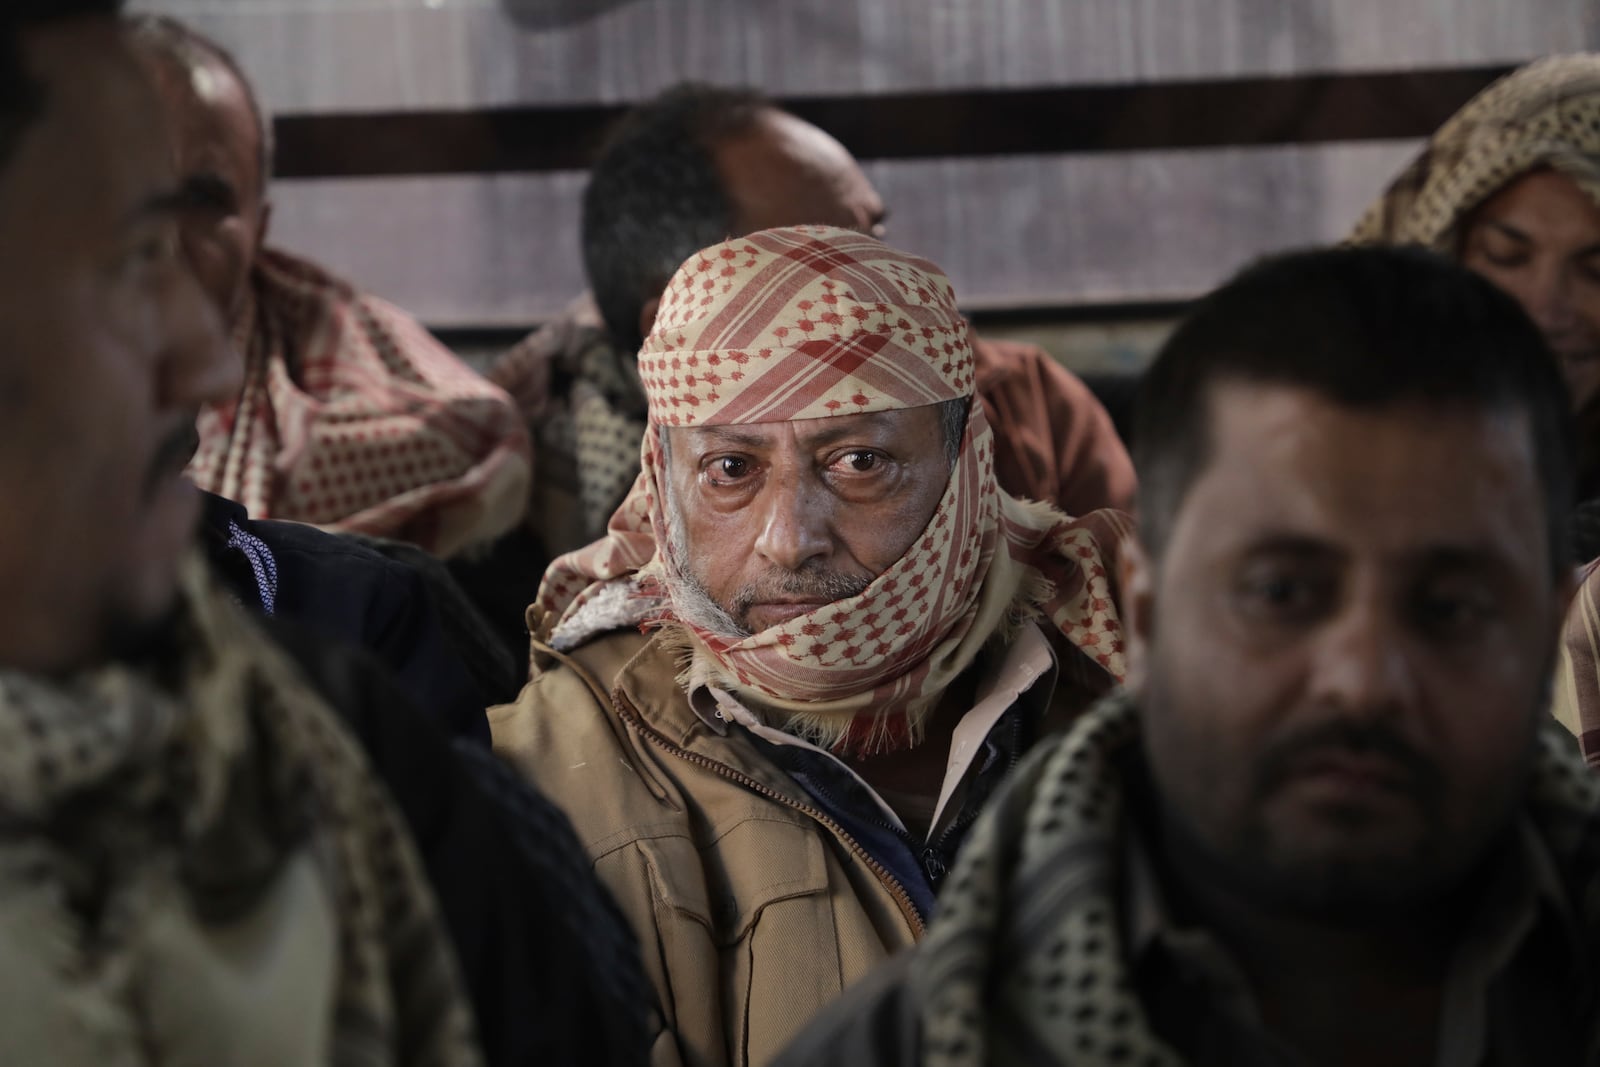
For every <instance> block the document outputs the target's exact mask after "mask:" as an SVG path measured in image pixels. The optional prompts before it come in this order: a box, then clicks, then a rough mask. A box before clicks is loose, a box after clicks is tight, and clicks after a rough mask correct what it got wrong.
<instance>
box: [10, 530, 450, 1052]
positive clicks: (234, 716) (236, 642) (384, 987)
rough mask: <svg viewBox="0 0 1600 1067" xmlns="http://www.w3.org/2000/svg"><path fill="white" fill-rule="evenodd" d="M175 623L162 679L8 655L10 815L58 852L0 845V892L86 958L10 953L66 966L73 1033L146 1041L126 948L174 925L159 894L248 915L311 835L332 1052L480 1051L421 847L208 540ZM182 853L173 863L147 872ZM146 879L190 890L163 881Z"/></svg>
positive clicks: (218, 914)
mask: <svg viewBox="0 0 1600 1067" xmlns="http://www.w3.org/2000/svg"><path fill="white" fill-rule="evenodd" d="M178 626H179V633H178V640H177V643H176V647H177V648H179V649H181V650H182V651H181V652H178V653H175V655H177V656H178V657H179V658H180V659H181V662H176V663H169V664H168V665H167V666H166V667H165V668H164V669H163V671H162V672H163V673H166V674H169V675H170V678H169V680H168V681H166V682H165V683H163V684H158V683H157V682H156V681H154V680H153V678H152V674H151V672H150V671H147V670H135V669H132V668H130V667H124V666H111V667H106V668H103V669H100V670H97V671H94V672H92V673H88V674H85V675H82V676H79V677H75V678H73V679H71V680H69V681H65V682H50V681H45V680H42V679H40V678H37V677H33V676H27V675H21V674H17V673H15V672H0V822H3V823H4V825H5V828H6V831H7V835H8V840H10V841H12V842H13V843H14V844H15V843H17V842H30V843H33V845H34V846H36V847H34V848H33V851H34V852H36V853H38V854H39V855H42V856H44V857H47V858H46V859H45V860H44V861H42V862H40V863H37V864H34V865H13V864H11V863H9V862H8V863H5V864H0V893H4V894H5V896H6V899H7V907H8V908H10V909H13V910H14V909H16V908H19V907H32V908H34V909H36V910H37V911H38V912H39V915H38V922H39V923H41V924H45V925H47V926H50V927H59V928H61V929H62V930H63V935H64V936H67V937H68V941H67V942H65V943H70V944H72V945H74V946H75V947H74V948H72V950H71V952H72V954H73V956H74V959H75V960H76V962H75V963H74V965H73V967H71V968H69V970H68V971H67V972H65V973H56V971H55V970H54V963H53V962H52V961H46V960H34V959H29V958H19V957H17V956H11V957H9V958H7V959H6V960H4V961H0V966H3V967H4V968H6V969H7V970H8V971H10V972H11V973H13V974H17V973H20V974H23V975H25V974H27V973H28V970H27V969H28V968H40V967H43V968H45V969H46V970H47V971H49V972H50V973H49V975H48V978H49V979H50V980H52V981H56V982H57V983H58V984H64V985H65V986H66V987H67V990H68V992H66V993H64V994H63V996H62V998H61V1010H62V1011H67V1012H72V1013H73V1014H74V1018H76V1019H77V1020H78V1023H77V1028H78V1029H79V1030H81V1031H83V1032H84V1034H83V1044H85V1045H87V1046H94V1047H101V1048H104V1049H108V1050H109V1049H114V1048H122V1049H131V1048H136V1047H140V1046H141V1045H148V1042H149V1040H150V1038H149V1036H148V1035H149V1033H150V1029H149V1028H150V1027H151V1026H152V1025H155V1024H153V1023H152V1021H151V1020H150V1019H146V1018H142V1017H141V1011H142V1009H141V1007H140V1004H141V997H142V993H141V989H142V988H143V987H142V985H141V975H142V970H141V967H140V966H139V965H138V964H137V963H136V962H135V961H136V960H138V959H141V958H144V957H148V956H150V955H152V952H151V948H150V945H149V944H148V941H149V939H151V938H161V937H171V938H176V936H177V935H175V934H174V933H173V930H174V926H173V924H172V923H171V922H170V921H169V920H165V919H163V918H162V916H163V915H166V914H180V915H198V916H200V917H201V918H202V920H206V921H210V920H216V919H219V918H220V919H223V920H226V919H228V918H229V917H233V918H238V917H240V916H241V909H242V913H243V914H244V915H248V914H249V913H250V912H251V909H252V908H253V907H254V906H255V905H254V903H253V902H254V901H255V900H257V899H258V898H259V897H260V896H261V895H262V894H263V893H265V892H266V890H267V888H268V887H269V886H270V885H272V884H274V883H275V880H276V879H277V878H278V876H279V874H280V872H282V871H283V870H284V869H285V866H286V864H287V863H289V861H290V858H291V856H297V855H298V856H304V855H307V854H309V855H311V856H312V857H314V858H315V860H316V863H317V868H318V869H319V870H320V871H321V872H322V873H321V878H322V881H323V883H324V884H325V886H326V891H325V892H326V895H327V897H328V899H330V900H331V901H332V902H333V908H334V913H335V917H336V924H337V925H336V931H335V932H336V934H337V939H338V943H337V951H336V954H335V958H336V959H337V961H338V973H337V974H336V975H334V976H333V979H332V990H333V1001H332V1003H331V1004H329V1005H327V1008H326V1011H325V1014H324V1017H323V1018H320V1019H319V1018H308V1019H306V1020H305V1026H306V1028H307V1030H308V1032H314V1031H315V1030H316V1029H317V1028H318V1027H324V1028H326V1029H327V1030H328V1031H329V1032H330V1033H331V1046H330V1047H329V1048H328V1049H327V1052H326V1057H325V1058H324V1059H323V1060H322V1061H321V1062H324V1063H328V1064H333V1065H336V1067H387V1065H397V1064H415V1065H419V1067H423V1065H426V1067H470V1065H474V1064H477V1063H478V1062H479V1057H478V1054H477V1052H476V1050H475V1048H474V1044H473V1037H472V1023H471V1017H470V1009H469V1008H468V1005H467V1003H466V1001H465V999H464V996H463V994H462V990H461V985H460V982H459V980H458V978H457V975H456V968H455V963H454V957H453V952H452V950H451V948H450V945H449V943H448V940H447V937H446V935H445V932H444V930H443V928H442V927H441V925H440V921H439V918H438V916H437V914H436V908H435V905H434V903H433V899H432V894H431V892H430V890H429V889H428V887H427V884H426V883H425V881H424V878H423V874H422V869H421V865H420V861H419V860H418V858H417V856H416V855H415V853H414V851H413V849H412V846H411V844H410V841H409V838H408V836H407V832H406V830H405V828H404V826H403V824H402V823H401V821H400V817H399V815H398V814H397V812H396V811H395V809H394V806H393V804H392V802H391V801H390V800H389V798H388V796H387V794H386V793H385V792H384V790H383V789H382V787H381V786H380V785H379V783H378V782H377V781H376V780H375V779H374V777H373V775H372V773H371V771H370V770H369V769H368V768H367V766H366V764H365V761H364V759H363V757H362V755H361V754H360V752H359V751H358V750H357V749H356V747H355V745H354V743H353V742H352V741H351V740H350V739H349V738H348V737H347V736H346V735H345V734H344V732H343V731H342V729H341V728H340V727H339V725H338V724H337V722H336V721H335V720H334V718H333V715H332V714H331V713H330V712H329V711H328V709H327V708H326V707H325V706H324V705H323V703H322V702H321V700H320V699H319V698H318V697H317V696H315V695H314V694H313V693H312V692H311V691H310V690H309V689H308V688H307V686H306V684H305V683H304V682H303V681H302V680H301V679H300V677H299V675H298V673H297V672H296V671H295V670H294V669H293V668H292V667H291V666H290V665H289V663H288V662H287V661H286V660H284V659H283V658H282V656H281V655H280V654H279V653H278V652H277V651H276V650H275V649H274V648H273V646H272V645H271V643H270V642H269V641H267V640H266V639H264V638H263V636H262V635H261V634H260V633H259V632H258V631H256V630H255V629H254V628H253V627H252V626H251V625H250V624H249V623H248V622H247V621H246V620H245V619H244V617H243V615H242V614H241V613H240V612H239V610H238V609H237V608H236V607H235V606H234V605H233V604H232V603H230V602H229V601H228V600H227V598H226V597H225V596H224V595H222V594H220V593H219V592H217V591H215V590H214V589H213V588H212V587H211V586H210V583H209V580H208V579H207V577H206V576H205V574H204V572H203V568H202V565H201V564H200V563H199V562H198V561H194V562H192V563H191V564H190V565H189V568H188V570H187V573H186V576H185V590H184V603H183V607H182V615H181V619H180V621H179V623H178ZM13 854H14V853H13ZM174 868H175V869H176V870H177V872H178V877H177V878H176V879H170V880H169V879H165V878H162V877H158V876H155V875H154V874H153V872H159V871H162V870H166V869H174ZM152 886H154V887H156V888H160V887H164V886H165V887H171V888H167V889H165V890H163V893H165V894H170V895H172V896H175V897H182V898H184V899H175V900H168V899H164V897H163V898H152V896H151V894H152V892H153V890H152ZM86 899H87V900H98V901H100V902H101V904H100V905H99V906H98V907H97V908H95V909H94V912H95V913H97V914H98V915H100V916H101V917H102V918H101V919H100V920H98V928H94V929H91V930H87V931H82V932H81V933H72V932H73V931H79V930H80V927H81V925H82V923H83V922H84V921H85V920H83V919H81V918H78V917H69V915H68V909H69V908H70V907H71V902H72V901H82V900H86ZM291 921H292V917H291ZM89 922H91V923H93V922H95V920H89ZM74 937H75V938H76V940H73V938H74ZM183 951H184V950H183V949H182V947H181V946H176V947H175V948H174V951H173V953H172V954H173V955H176V956H182V955H183ZM154 955H155V956H157V957H158V958H159V957H160V956H161V955H162V954H161V953H159V952H156V953H154ZM267 962H268V961H266V960H263V964H264V965H265V964H266V963H267ZM37 973H38V974H39V978H40V980H44V979H45V978H46V977H47V975H46V973H45V971H39V972H37ZM320 981H322V976H320V975H319V976H315V978H314V979H313V984H315V983H316V982H320ZM164 1022H165V1023H166V1024H169V1025H170V1024H171V1020H164ZM193 1024H194V1025H196V1026H210V1027H225V1026H226V1025H227V1021H226V1020H212V1019H198V1018H197V1019H195V1020H193ZM140 1035H146V1036H145V1037H143V1038H141V1037H140ZM6 1040H7V1041H9V1040H11V1038H10V1037H8V1038H7V1039H6ZM4 1043H5V1042H0V1044H4ZM7 1047H11V1046H9V1045H8V1046H7ZM108 1054H109V1053H108ZM40 1062H43V1061H40ZM117 1062H122V1061H120V1060H118V1061H117Z"/></svg>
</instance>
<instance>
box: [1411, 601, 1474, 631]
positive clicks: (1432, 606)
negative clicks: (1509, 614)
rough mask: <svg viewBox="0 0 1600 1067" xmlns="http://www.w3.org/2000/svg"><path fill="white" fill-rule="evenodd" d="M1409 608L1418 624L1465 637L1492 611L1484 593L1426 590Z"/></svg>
mask: <svg viewBox="0 0 1600 1067" xmlns="http://www.w3.org/2000/svg"><path fill="white" fill-rule="evenodd" d="M1412 611H1413V613H1414V615H1415V617H1416V620H1417V625H1419V626H1420V627H1421V628H1422V629H1423V630H1424V631H1425V632H1427V633H1430V634H1433V635H1435V636H1438V637H1455V638H1460V637H1466V636H1469V635H1471V634H1473V633H1476V632H1477V631H1478V629H1479V628H1480V627H1482V626H1483V624H1485V623H1486V622H1488V621H1489V619H1490V618H1491V617H1492V616H1493V614H1494V604H1493V602H1492V600H1491V599H1490V598H1489V597H1488V596H1485V595H1474V594H1466V595H1457V594H1451V593H1429V594H1424V595H1422V596H1419V597H1418V598H1417V601H1416V603H1415V605H1414V606H1413V608H1412Z"/></svg>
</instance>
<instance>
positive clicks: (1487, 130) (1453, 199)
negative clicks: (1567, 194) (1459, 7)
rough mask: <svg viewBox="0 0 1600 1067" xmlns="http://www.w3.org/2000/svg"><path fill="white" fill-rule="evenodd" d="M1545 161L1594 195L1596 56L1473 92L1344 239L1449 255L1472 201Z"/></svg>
mask: <svg viewBox="0 0 1600 1067" xmlns="http://www.w3.org/2000/svg"><path fill="white" fill-rule="evenodd" d="M1545 167H1549V168H1553V169H1555V170H1558V171H1560V172H1561V173H1563V174H1565V175H1567V176H1568V177H1569V178H1571V179H1572V180H1573V181H1574V182H1576V183H1577V185H1578V187H1579V188H1581V189H1582V190H1583V191H1584V192H1586V193H1588V194H1589V196H1590V197H1592V198H1593V199H1594V201H1595V202H1596V203H1597V204H1600V55H1594V54H1588V53H1582V54H1577V55H1566V56H1551V57H1550V58H1548V59H1541V60H1539V61H1537V62H1535V63H1530V64H1528V65H1527V66H1525V67H1522V68H1521V69H1519V70H1516V71H1514V72H1512V73H1511V74H1508V75H1506V76H1505V77H1504V78H1501V79H1500V80H1499V81H1497V82H1495V83H1494V84H1493V85H1491V86H1489V87H1488V88H1487V89H1485V90H1484V91H1483V92H1481V93H1479V94H1478V95H1477V96H1475V97H1473V98H1472V99H1471V100H1470V101H1468V102H1467V104H1466V106H1464V107H1463V108H1462V109H1461V110H1460V111H1458V112H1456V113H1455V115H1453V116H1451V118H1450V119H1449V121H1447V122H1446V123H1445V124H1444V125H1443V126H1441V127H1439V129H1438V132H1436V133H1435V134H1434V135H1433V136H1432V137H1431V138H1429V140H1428V144H1427V147H1425V148H1424V149H1423V150H1422V152H1421V154H1420V155H1418V156H1417V158H1416V159H1414V160H1412V162H1411V164H1410V165H1409V166H1407V167H1406V169H1405V170H1403V171H1401V172H1400V175H1399V177H1397V178H1395V180H1394V181H1393V182H1392V183H1391V184H1390V185H1389V188H1388V189H1387V190H1386V191H1385V192H1384V194H1383V196H1382V197H1380V198H1379V200H1378V202H1377V203H1375V204H1373V205H1372V207H1371V208H1369V209H1368V210H1367V213H1366V214H1365V215H1364V216H1363V217H1362V219H1361V221H1360V223H1358V224H1357V225H1356V228H1355V230H1354V232H1352V233H1351V235H1350V240H1351V241H1352V242H1353V243H1357V244H1419V245H1424V246H1426V247H1428V248H1432V249H1433V250H1434V251H1436V252H1441V253H1444V254H1445V255H1449V256H1455V255H1457V254H1458V252H1459V249H1460V244H1461V224H1462V223H1463V222H1464V221H1465V220H1466V218H1467V216H1468V215H1470V214H1471V213H1472V211H1473V209H1475V208H1477V207H1478V206H1479V205H1480V204H1482V203H1483V202H1484V201H1485V200H1487V199H1489V198H1490V197H1491V196H1493V195H1494V194H1495V193H1496V192H1498V191H1499V190H1500V189H1502V188H1504V187H1505V186H1506V185H1507V184H1509V183H1510V182H1512V181H1514V180H1515V179H1517V178H1520V177H1521V176H1522V175H1524V174H1527V173H1528V172H1530V171H1533V170H1538V169H1541V168H1545Z"/></svg>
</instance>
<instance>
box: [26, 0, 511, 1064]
mask: <svg viewBox="0 0 1600 1067" xmlns="http://www.w3.org/2000/svg"><path fill="white" fill-rule="evenodd" d="M117 7H118V5H117V4H116V3H113V2H110V0H102V2H98V3H91V2H87V0H77V2H73V0H49V2H48V3H45V2H36V3H31V2H26V0H24V2H20V3H19V2H10V3H7V4H6V5H4V6H3V7H0V407H3V409H4V412H5V417H4V418H3V419H0V496H3V498H4V500H5V507H4V508H3V509H0V609H3V610H0V738H3V739H4V741H3V743H0V810H3V811H4V813H5V822H6V833H5V837H4V841H3V843H0V1012H3V1024H0V1062H4V1063H6V1064H16V1065H31V1064H39V1065H44V1064H49V1065H51V1067H89V1065H100V1064H108V1063H133V1062H145V1061H148V1060H150V1059H151V1058H152V1057H156V1058H159V1059H160V1060H161V1061H162V1062H164V1063H173V1064H178V1063H226V1064H236V1065H240V1067H244V1065H252V1067H269V1065H280V1064H287V1063H306V1064H309V1063H337V1064H354V1063H358V1062H359V1063H372V1064H418V1065H424V1064H425V1065H440V1067H445V1065H452V1067H453V1065H461V1067H468V1065H473V1064H477V1063H479V1062H481V1059H480V1056H479V1053H478V1051H477V1049H476V1047H475V1042H474V1038H473V1022H472V1013H471V1010H470V1008H469V1005H468V1003H467V999H466V997H465V995H464V993H463V989H462V985H461V980H460V978H459V976H458V973H457V967H456V962H455V959H454V953H453V951H452V949H451V946H450V943H449V941H448V939H447V937H446V935H445V932H444V929H443V927H442V925H441V923H440V920H439V917H438V915H437V910H436V908H437V906H436V904H435V902H434V899H433V894H432V893H431V892H430V890H429V888H428V886H427V883H426V881H425V879H424V877H423V872H422V868H421V865H420V863H419V861H418V858H417V856H416V853H415V851H414V849H413V845H412V843H411V841H410V838H409V836H408V834H407V832H406V829H405V826H404V824H403V823H402V821H401V818H400V816H399V814H398V812H397V811H396V809H395V807H394V804H393V802H392V801H391V800H390V798H389V796H388V794H387V792H386V791H385V790H384V789H383V788H382V786H381V785H380V784H379V783H378V781H377V780H376V778H375V777H374V776H373V774H372V773H371V771H370V770H368V768H367V765H366V762H365V760H364V759H363V758H362V756H361V755H360V753H359V752H358V751H357V750H356V748H355V746H354V745H353V744H352V743H351V742H350V741H348V740H346V739H345V737H344V735H343V733H342V731H341V730H340V729H339V728H338V726H337V724H336V723H335V721H334V719H333V717H332V715H331V714H330V713H329V711H328V709H327V708H326V707H325V706H324V705H323V703H322V702H321V701H320V700H319V699H318V698H317V697H315V696H313V695H312V693H311V692H310V690H309V689H308V687H307V685H306V683H305V681H304V680H303V678H302V677H301V675H300V674H299V672H298V671H297V670H296V669H295V668H294V667H293V666H292V665H291V664H290V663H289V661H288V660H287V659H286V658H285V657H284V656H282V655H281V654H279V653H278V652H276V651H275V650H274V649H273V648H272V647H270V646H269V644H268V643H267V642H266V641H264V640H262V639H261V637H260V635H259V634H258V633H257V632H256V631H254V630H253V628H252V627H251V626H250V625H249V623H248V622H247V621H246V620H245V619H244V618H243V616H242V615H241V614H240V613H239V612H238V610H237V609H236V608H235V607H234V605H233V604H231V603H230V602H229V600H228V598H227V597H226V596H225V595H223V594H221V593H220V592H219V591H217V590H216V589H215V587H214V586H213V585H212V584H211V582H210V580H209V579H208V577H207V576H206V575H205V573H204V571H203V568H202V567H201V566H200V565H199V564H198V562H197V561H196V560H195V559H194V558H193V555H192V551H191V547H192V541H193V529H194V524H195V521H196V519H197V517H198V502H197V496H196V493H195V491H194V489H193V487H192V486H190V485H189V484H188V483H187V482H186V481H185V480H184V478H183V474H182V468H183V463H184V461H185V460H186V459H187V456H188V442H189V439H190V435H191V434H192V432H193V426H194V418H195V412H196V410H197V409H198V408H199V407H200V406H201V405H202V404H205V403H209V402H216V401H219V400H221V399H223V398H225V397H226V396H228V395H229V394H230V393H231V392H232V391H233V390H235V389H237V387H238V383H239V375H238V366H237V362H236V361H235V360H234V359H233V358H232V356H231V353H230V352H229V350H228V347H227V344H226V342H225V339H224V337H223V334H222V330H221V324H220V321H219V317H218V315H217V313H216V311H215V309H214V308H213V307H212V306H211V305H210V303H209V302H208V301H207V300H206V298H205V296H204V294H203V293H202V291H201V289H200V287H199V286H198V285H197V284H196V282H195V279H194V277H193V275H192V274H191V273H190V272H189V270H188V268H187V267H186V265H185V264H184V261H183V259H182V256H181V253H180V251H179V248H178V241H179V237H178V212H179V211H180V210H181V206H182V201H181V199H180V186H179V182H178V176H177V175H176V174H175V173H174V171H173V168H172V163H171V154H170V151H169V146H168V142H167V140H166V138H165V137H164V126H163V124H162V119H161V113H160V108H159V104H158V102H157V100H156V99H155V96H154V94H153V93H152V92H151V91H150V88H149V86H148V85H147V84H146V82H145V80H144V77H143V75H142V73H141V71H140V69H139V67H138V65H137V63H136V61H135V58H134V56H133V54H132V52H131V51H130V49H129V47H128V44H127V41H126V38H125V36H124V34H123V32H122V29H121V27H120V25H119V23H118V21H117V19H116V14H117Z"/></svg>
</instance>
